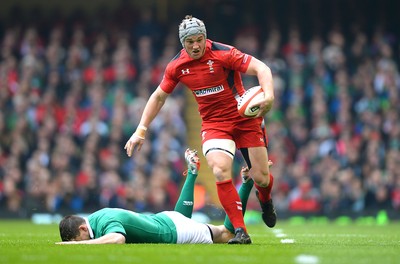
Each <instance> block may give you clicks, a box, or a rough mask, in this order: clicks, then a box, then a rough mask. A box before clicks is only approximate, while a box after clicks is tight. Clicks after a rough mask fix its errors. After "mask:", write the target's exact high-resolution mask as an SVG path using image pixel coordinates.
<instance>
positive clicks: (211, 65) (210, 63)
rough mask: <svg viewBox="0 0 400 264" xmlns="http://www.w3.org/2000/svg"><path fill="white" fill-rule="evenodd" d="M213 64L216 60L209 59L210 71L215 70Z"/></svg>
mask: <svg viewBox="0 0 400 264" xmlns="http://www.w3.org/2000/svg"><path fill="white" fill-rule="evenodd" d="M213 64H214V62H213V61H212V60H208V62H207V65H208V67H210V72H214V68H213Z"/></svg>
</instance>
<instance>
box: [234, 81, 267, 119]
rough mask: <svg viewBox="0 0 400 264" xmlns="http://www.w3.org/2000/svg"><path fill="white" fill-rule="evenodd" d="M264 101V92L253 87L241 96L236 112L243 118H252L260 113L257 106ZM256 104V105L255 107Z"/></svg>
mask: <svg viewBox="0 0 400 264" xmlns="http://www.w3.org/2000/svg"><path fill="white" fill-rule="evenodd" d="M263 99H264V91H263V89H262V88H261V86H254V87H251V88H249V89H247V91H246V92H245V93H244V94H243V95H242V96H241V97H239V100H238V105H237V108H238V111H239V114H240V115H241V116H243V117H249V118H251V117H254V116H256V115H257V114H258V112H259V111H260V107H259V106H258V105H257V103H258V102H261V101H262V100H263ZM255 104H256V105H255Z"/></svg>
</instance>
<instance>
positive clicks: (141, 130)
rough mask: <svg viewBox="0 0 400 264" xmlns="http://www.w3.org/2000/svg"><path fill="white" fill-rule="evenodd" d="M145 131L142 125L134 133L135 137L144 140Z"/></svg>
mask: <svg viewBox="0 0 400 264" xmlns="http://www.w3.org/2000/svg"><path fill="white" fill-rule="evenodd" d="M146 131H147V127H145V126H143V125H139V126H138V127H137V129H136V131H135V133H134V135H135V136H137V137H138V138H140V139H145V136H146Z"/></svg>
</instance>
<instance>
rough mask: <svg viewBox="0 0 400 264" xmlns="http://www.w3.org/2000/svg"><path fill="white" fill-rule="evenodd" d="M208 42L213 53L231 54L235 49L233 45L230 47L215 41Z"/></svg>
mask: <svg viewBox="0 0 400 264" xmlns="http://www.w3.org/2000/svg"><path fill="white" fill-rule="evenodd" d="M207 41H209V46H210V49H211V51H222V52H224V51H225V52H229V51H231V50H232V49H234V48H235V47H233V46H232V45H228V44H225V43H221V42H218V41H213V40H207Z"/></svg>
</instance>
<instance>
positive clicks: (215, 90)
mask: <svg viewBox="0 0 400 264" xmlns="http://www.w3.org/2000/svg"><path fill="white" fill-rule="evenodd" d="M223 90H224V86H223V85H219V86H217V87H211V88H204V89H200V90H196V91H193V93H194V94H195V95H196V96H197V97H202V96H207V95H210V94H216V93H220V92H222V91H223Z"/></svg>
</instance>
